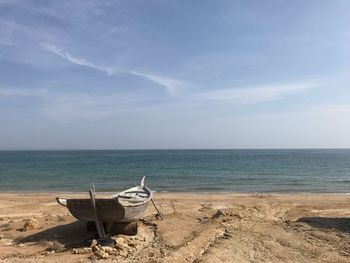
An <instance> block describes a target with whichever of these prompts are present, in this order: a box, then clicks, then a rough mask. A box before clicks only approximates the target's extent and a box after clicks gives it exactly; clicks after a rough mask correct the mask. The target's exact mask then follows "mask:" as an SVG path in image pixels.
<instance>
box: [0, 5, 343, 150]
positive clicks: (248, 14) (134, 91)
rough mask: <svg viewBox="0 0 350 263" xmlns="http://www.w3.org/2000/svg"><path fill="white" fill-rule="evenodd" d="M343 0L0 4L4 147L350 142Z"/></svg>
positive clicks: (0, 118) (318, 144)
mask: <svg viewBox="0 0 350 263" xmlns="http://www.w3.org/2000/svg"><path fill="white" fill-rule="evenodd" d="M349 13H350V1H348V0H335V1H328V0H314V1H313V0H308V1H305V0H295V1H289V0H271V1H259V0H255V1H253V0H241V1H234V0H228V1H225V0H220V1H214V0H203V1H202V0H193V1H188V0H171V1H170V0H169V1H168V0H145V1H133V0H116V1H112V0H105V1H100V0H74V1H39V0H36V1H30V0H28V1H12V0H0V149H2V150H16V149H18V150H20V149H212V148H213V149H221V148H223V149H227V148H349V147H350V87H349V83H350V16H349Z"/></svg>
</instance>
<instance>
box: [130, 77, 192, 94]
mask: <svg viewBox="0 0 350 263" xmlns="http://www.w3.org/2000/svg"><path fill="white" fill-rule="evenodd" d="M129 73H130V74H132V75H135V76H138V77H142V78H145V79H147V80H150V81H152V82H154V83H156V84H158V85H160V86H162V87H164V88H165V89H166V90H167V91H168V92H169V94H170V95H175V94H176V93H177V92H178V91H179V90H181V89H182V88H184V87H185V86H189V85H190V84H189V83H186V82H184V81H180V80H177V79H173V78H167V77H163V76H157V75H152V74H146V73H140V72H137V71H130V72H129Z"/></svg>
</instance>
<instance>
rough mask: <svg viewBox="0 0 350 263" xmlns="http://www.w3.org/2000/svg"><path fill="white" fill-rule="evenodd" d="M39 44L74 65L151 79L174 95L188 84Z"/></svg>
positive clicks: (46, 44) (111, 73) (47, 44)
mask: <svg viewBox="0 0 350 263" xmlns="http://www.w3.org/2000/svg"><path fill="white" fill-rule="evenodd" d="M40 46H41V47H42V48H43V49H44V50H46V51H48V52H51V53H53V54H55V55H57V56H59V57H61V58H63V59H66V60H68V61H69V62H71V63H73V64H76V65H79V66H84V67H89V68H93V69H96V70H100V71H103V72H105V73H107V74H108V75H114V74H118V73H127V74H131V75H134V76H137V77H141V78H143V79H146V80H149V81H152V82H153V83H156V84H157V85H159V86H162V87H163V88H165V89H166V90H167V91H168V92H169V94H170V95H174V94H175V93H176V92H178V91H179V90H180V89H182V88H183V87H185V86H189V85H190V84H189V83H186V82H184V81H180V80H177V79H173V78H168V77H163V76H158V75H153V74H148V73H141V72H138V71H120V70H117V69H114V68H110V67H105V66H100V65H97V64H95V63H92V62H90V61H87V60H86V59H84V58H79V57H76V56H73V55H71V54H70V53H69V52H67V51H65V50H64V49H62V48H59V47H57V46H55V45H52V44H49V43H41V44H40Z"/></svg>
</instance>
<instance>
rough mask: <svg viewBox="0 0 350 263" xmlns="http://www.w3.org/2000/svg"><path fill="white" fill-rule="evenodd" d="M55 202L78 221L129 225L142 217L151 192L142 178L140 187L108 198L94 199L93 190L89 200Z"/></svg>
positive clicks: (78, 199)
mask: <svg viewBox="0 0 350 263" xmlns="http://www.w3.org/2000/svg"><path fill="white" fill-rule="evenodd" d="M56 200H57V202H58V203H59V204H61V205H63V206H65V207H67V208H68V210H69V212H70V213H71V214H72V215H73V216H74V217H75V218H77V219H79V220H83V221H95V222H97V221H99V222H100V223H106V224H109V223H130V222H135V221H137V220H138V219H140V218H141V217H142V216H143V214H144V212H145V211H146V209H147V205H148V203H149V201H151V200H152V191H151V190H150V189H149V188H148V187H147V186H146V185H145V177H143V178H142V180H141V183H140V185H138V186H135V187H131V188H129V189H127V190H125V191H123V192H120V193H117V194H114V195H112V196H110V197H108V198H95V190H90V198H60V197H57V198H56Z"/></svg>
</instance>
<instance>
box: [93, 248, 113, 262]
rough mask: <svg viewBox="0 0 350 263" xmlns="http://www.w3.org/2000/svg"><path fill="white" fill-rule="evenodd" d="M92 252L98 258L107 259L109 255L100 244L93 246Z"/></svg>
mask: <svg viewBox="0 0 350 263" xmlns="http://www.w3.org/2000/svg"><path fill="white" fill-rule="evenodd" d="M91 249H92V252H93V253H94V254H95V255H96V256H97V257H98V258H100V259H107V258H109V257H110V255H109V254H108V253H106V252H105V251H104V250H103V249H102V247H101V246H100V245H96V246H93V247H92V248H91Z"/></svg>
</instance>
